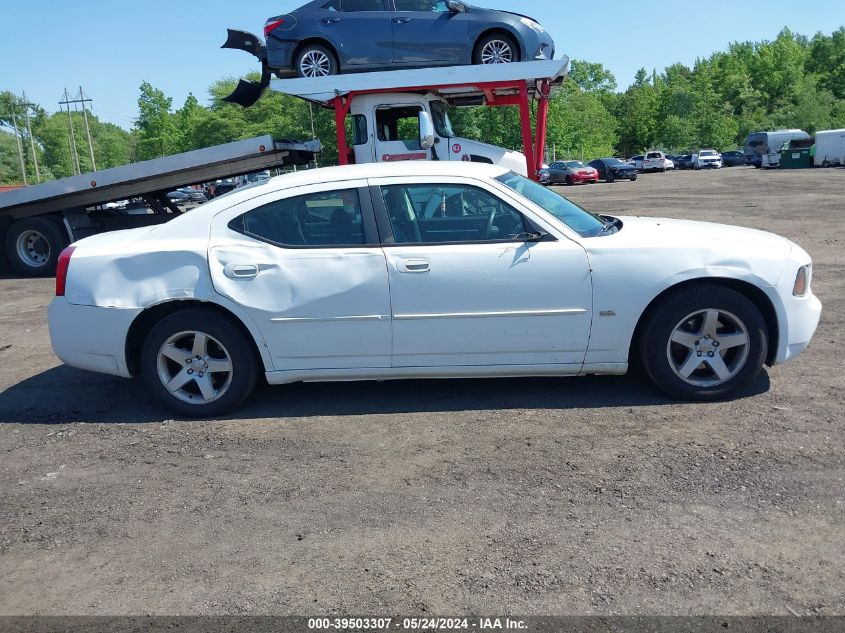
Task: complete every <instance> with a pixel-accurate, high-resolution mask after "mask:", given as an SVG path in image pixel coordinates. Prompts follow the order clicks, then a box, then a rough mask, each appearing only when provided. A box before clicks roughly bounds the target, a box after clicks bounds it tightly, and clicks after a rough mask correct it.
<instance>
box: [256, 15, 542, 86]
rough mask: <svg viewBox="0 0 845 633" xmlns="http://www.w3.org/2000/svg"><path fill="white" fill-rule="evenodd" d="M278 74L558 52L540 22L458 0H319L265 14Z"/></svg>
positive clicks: (270, 60) (495, 60)
mask: <svg viewBox="0 0 845 633" xmlns="http://www.w3.org/2000/svg"><path fill="white" fill-rule="evenodd" d="M264 36H265V38H266V42H267V43H266V65H267V68H268V69H269V71H270V72H272V73H274V74H276V75H277V76H279V77H287V76H300V77H322V76H328V75H336V74H340V73H350V72H356V71H368V70H390V69H397V68H416V67H429V66H456V65H464V64H503V63H509V62H518V61H533V60H542V59H553V58H554V52H555V47H554V41H553V40H552V38H551V37H550V36H549V34H548V33H546V31H545V29H543V27H542V26H540V25H539V24H538V23H537V21H536V20H534V19H532V18H529V17H527V16H523V15H519V14H517V13H510V12H508V11H494V10H491V9H481V8H478V7H473V6H470V5H467V4H464V3H463V2H457V1H456V0H448V1H447V0H316V1H314V2H309V3H308V4H306V5H304V6H302V7H300V8H299V9H296V10H295V11H293V12H291V13H288V14H285V15H279V16H275V17H272V18H270V19H269V20H267V23H266V25H265V26H264Z"/></svg>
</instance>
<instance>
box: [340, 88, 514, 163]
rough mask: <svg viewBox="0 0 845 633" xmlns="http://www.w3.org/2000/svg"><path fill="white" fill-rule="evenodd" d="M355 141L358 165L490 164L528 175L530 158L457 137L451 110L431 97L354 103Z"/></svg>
mask: <svg viewBox="0 0 845 633" xmlns="http://www.w3.org/2000/svg"><path fill="white" fill-rule="evenodd" d="M349 114H350V116H351V117H352V138H351V139H348V140H349V141H350V144H351V147H352V152H353V156H354V160H355V162H356V163H375V162H393V161H399V160H444V161H445V160H457V161H465V162H474V163H488V164H491V165H500V166H502V167H506V168H508V169H510V170H511V171H514V172H516V173H518V174H522V175H523V176H527V175H528V166H527V162H526V159H525V154H523V153H522V152H516V151H510V150H507V149H504V148H501V147H496V146H495V145H490V144H488V143H481V142H479V141H471V140H468V139H465V138H461V137H459V136H456V135H455V132H454V130H453V129H452V123H451V121H450V120H449V104H448V102H446V100H445V99H443V98H442V97H440V96H438V95H436V94H433V93H427V94H422V95H417V94H412V93H376V94H366V95H360V96H358V97H356V98H355V100H354V101H353V102H352V104H351V107H350V111H349Z"/></svg>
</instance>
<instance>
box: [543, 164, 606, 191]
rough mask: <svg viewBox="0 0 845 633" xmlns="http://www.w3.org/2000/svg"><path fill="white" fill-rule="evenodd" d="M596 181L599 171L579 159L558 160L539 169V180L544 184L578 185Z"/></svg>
mask: <svg viewBox="0 0 845 633" xmlns="http://www.w3.org/2000/svg"><path fill="white" fill-rule="evenodd" d="M598 181H599V172H598V171H596V170H595V169H593V168H592V167H590V166H589V165H585V164H584V163H582V162H581V161H580V160H566V161H558V162H556V163H552V164H551V165H549V166H548V168H545V169H542V170H540V182H542V183H543V184H544V185H560V184H567V185H579V184H582V183H585V182H588V183H591V184H592V183H595V182H598Z"/></svg>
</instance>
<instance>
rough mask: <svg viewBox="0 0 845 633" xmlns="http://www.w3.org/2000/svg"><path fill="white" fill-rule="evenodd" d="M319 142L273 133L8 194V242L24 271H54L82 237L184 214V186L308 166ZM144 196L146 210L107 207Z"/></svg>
mask: <svg viewBox="0 0 845 633" xmlns="http://www.w3.org/2000/svg"><path fill="white" fill-rule="evenodd" d="M319 150H320V143H319V142H318V141H309V142H307V143H297V142H292V141H277V140H274V139H273V137H271V136H259V137H257V138H252V139H246V140H243V141H236V142H234V143H226V144H224V145H216V146H214V147H207V148H205V149H198V150H194V151H191V152H185V153H183V154H174V155H172V156H165V157H164V158H156V159H153V160H147V161H143V162H139V163H133V164H131V165H123V166H122V167H114V168H112V169H104V170H101V171H97V172H91V173H87V174H82V175H79V176H72V177H70V178H62V179H60V180H54V181H50V182H45V183H42V184H39V185H31V186H29V187H22V188H20V189H13V190H11V191H6V192H4V193H0V243H2V244H3V246H4V251H3V252H4V255H5V258H6V259H7V260H8V262H9V264H10V265H11V266H12V268H14V269H15V270H16V271H17V272H19V273H21V274H23V275H29V276H44V275H52V274H53V273H54V272H55V268H56V262H57V260H58V256H59V253H60V252H61V250H62V249H63V248H64V247H65V246H67V245H68V244H70V243H71V242H75V241H76V240H79V239H82V238H83V237H88V236H89V235H94V234H96V233H104V232H107V231H114V230H119V229H127V228H135V227H139V226H148V225H153V224H161V223H164V222H167V221H168V220H171V219H173V218H174V217H177V216H178V215H179V214H181V213H182V210H181V209H179V207H177V206H176V205H175V204H173V203H172V202H171V201H170V200H169V199H168V198H167V192H169V191H173V190H174V189H177V188H178V187H182V186H186V185H191V184H196V183H202V182H209V181H214V180H217V179H221V178H229V177H231V176H235V175H238V174H245V173H249V172H254V171H260V170H263V169H267V168H270V167H280V166H283V165H305V164H307V163H309V162H311V161H313V159H314V154H315V153H316V152H318V151H319ZM130 198H141V199H143V200H144V202H145V203H146V207H148V209H146V210H145V211H144V212H142V213H141V214H135V213H130V212H122V211H120V210H117V209H106V208H103V205H105V204H106V203H108V202H112V201H115V200H125V199H130Z"/></svg>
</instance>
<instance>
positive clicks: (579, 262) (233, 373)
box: [49, 162, 821, 416]
mask: <svg viewBox="0 0 845 633" xmlns="http://www.w3.org/2000/svg"><path fill="white" fill-rule="evenodd" d="M810 280H811V264H810V257H809V256H808V255H807V253H806V252H805V251H804V250H802V249H801V248H800V247H799V246H797V245H796V244H794V243H792V242H790V241H788V240H786V239H784V238H782V237H778V236H777V235H773V234H770V233H765V232H762V231H755V230H751V229H744V228H737V227H730V226H723V225H717V224H706V223H701V222H690V221H680V220H668V219H656V218H640V217H611V216H607V215H595V214H592V213H588V212H587V211H585V210H583V209H581V208H580V207H578V206H576V205H575V204H573V203H572V202H570V201H568V200H567V199H566V198H563V197H561V196H560V195H558V194H556V193H554V192H552V191H549V190H547V189H546V188H544V187H542V186H540V185H538V184H535V183H533V182H531V181H529V180H526V179H525V178H523V177H521V176H518V175H516V174H514V173H512V172H508V171H506V170H504V169H502V168H497V167H493V166H487V165H470V164H461V165H456V164H455V163H445V162H443V163H436V162H435V163H432V162H405V163H400V164H394V165H388V164H374V165H360V166H349V167H335V168H329V169H319V170H312V171H305V172H299V173H297V174H291V175H287V176H282V177H279V178H274V179H273V180H271V181H269V182H266V183H263V184H258V185H255V186H252V187H247V188H244V189H240V190H237V191H235V192H233V193H231V194H229V195H227V196H223V197H220V198H217V199H215V200H213V201H212V202H209V203H208V204H205V205H203V206H202V207H200V208H198V209H196V210H194V211H191V212H189V213H186V214H184V215H182V216H180V217H178V218H176V219H174V220H173V221H171V222H169V223H167V224H164V225H160V226H155V227H147V228H142V229H132V230H128V231H122V232H118V233H108V234H105V235H99V236H95V237H90V238H87V239H84V240H82V241H80V242H77V243H76V244H74V245H72V246H70V247H68V248H67V249H66V250H65V251H64V252H63V253H62V256H61V259H60V262H59V272H58V276H57V280H56V298H55V299H54V300H53V302H52V303H51V305H50V310H49V325H50V336H51V339H52V343H53V349H54V350H55V352H56V354H57V355H58V356H59V357H60V358H61V359H62V360H63V361H64V362H66V363H67V364H68V365H72V366H74V367H79V368H82V369H87V370H92V371H97V372H103V373H107V374H114V375H117V376H124V377H127V378H129V377H133V376H142V377H143V379H144V380H145V381H146V383H147V385H149V388H150V390H151V391H152V392H153V393H154V394H155V395H156V396H157V397H158V398H159V399H161V400H162V401H163V402H164V403H166V404H168V405H170V407H172V408H173V409H175V410H176V411H177V412H179V413H181V414H183V415H187V416H214V415H219V414H221V413H223V412H225V411H228V410H231V409H232V408H234V407H236V406H238V405H239V404H240V403H241V402H243V400H244V399H245V398H246V397H247V396H248V395H249V394H250V392H251V391H252V389H253V387H254V386H255V383H256V381H257V380H258V378H259V376H260V375H261V374H262V373H263V374H264V376H265V377H266V379H267V381H268V382H269V383H271V384H281V383H290V382H296V381H331V380H384V379H391V378H456V377H496V376H567V375H577V374H623V373H625V372H626V371H627V369H628V367H629V365H630V364H631V363H632V362H634V361H635V360H636V361H639V364H641V365H642V367H643V368H644V369H645V371H646V372H647V373H648V375H649V376H650V377H651V379H652V380H653V381H654V382H655V383H656V384H657V386H659V387H660V388H661V389H663V390H664V391H665V392H667V393H668V394H670V395H672V396H675V397H680V398H689V399H699V400H711V399H717V398H723V397H726V396H728V395H730V394H732V393H733V392H735V391H736V390H737V389H739V388H740V387H742V386H743V385H744V384H746V383H748V382H749V381H751V380H752V379H754V377H755V376H757V374H758V372H759V371H760V369H761V367H762V365H763V363H767V364H769V365H775V364H779V363H783V362H785V361H788V360H790V359H792V358H794V357H795V356H797V355H798V354H800V353H801V352H802V351H803V350H804V349H805V348H806V347H807V345H808V343H809V341H810V338H811V337H812V335H813V332H814V331H815V329H816V325H817V324H818V320H819V315H820V313H821V304H820V302H819V301H818V299H817V298H816V297H815V296H814V295H813V293H812V291H811V289H810Z"/></svg>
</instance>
